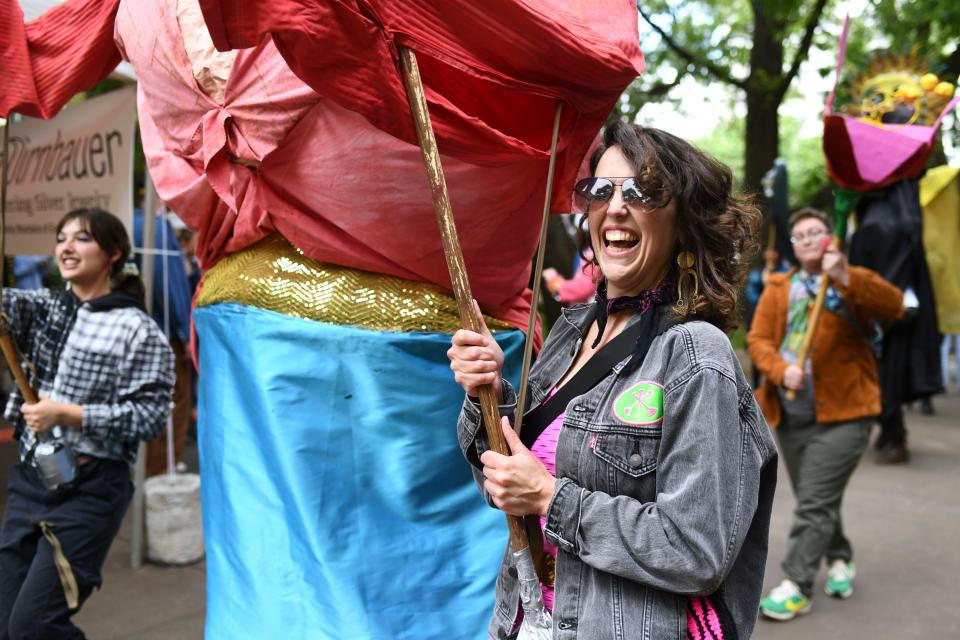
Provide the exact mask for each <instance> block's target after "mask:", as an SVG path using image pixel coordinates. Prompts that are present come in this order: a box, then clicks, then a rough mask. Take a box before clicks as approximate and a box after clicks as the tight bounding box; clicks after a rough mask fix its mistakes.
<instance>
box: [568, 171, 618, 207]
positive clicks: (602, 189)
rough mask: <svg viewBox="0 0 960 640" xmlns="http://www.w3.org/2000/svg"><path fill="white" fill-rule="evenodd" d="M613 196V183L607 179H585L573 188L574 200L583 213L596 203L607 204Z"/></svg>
mask: <svg viewBox="0 0 960 640" xmlns="http://www.w3.org/2000/svg"><path fill="white" fill-rule="evenodd" d="M612 195H613V183H612V182H610V181H609V180H607V179H606V178H585V179H583V180H580V181H579V182H577V184H576V185H575V186H574V187H573V198H574V201H575V202H576V204H577V206H578V207H580V209H581V210H582V211H584V212H585V211H587V209H589V208H590V205H591V204H592V203H595V202H606V201H607V200H609V199H610V197H611V196H612Z"/></svg>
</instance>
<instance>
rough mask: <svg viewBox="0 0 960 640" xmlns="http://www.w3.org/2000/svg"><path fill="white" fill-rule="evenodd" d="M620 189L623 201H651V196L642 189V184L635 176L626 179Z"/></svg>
mask: <svg viewBox="0 0 960 640" xmlns="http://www.w3.org/2000/svg"><path fill="white" fill-rule="evenodd" d="M620 191H621V193H623V201H624V202H626V203H627V204H646V203H647V202H649V201H650V197H649V196H648V195H647V194H645V193H644V192H643V191H641V190H640V186H639V185H638V184H637V181H636V180H634V179H633V178H627V179H626V180H624V181H623V184H622V185H621V186H620Z"/></svg>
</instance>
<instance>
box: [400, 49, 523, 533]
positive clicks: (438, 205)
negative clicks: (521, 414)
mask: <svg viewBox="0 0 960 640" xmlns="http://www.w3.org/2000/svg"><path fill="white" fill-rule="evenodd" d="M398 49H399V52H400V64H401V67H402V69H403V83H404V85H405V86H406V89H407V100H408V101H409V102H410V111H411V112H412V113H413V121H414V125H415V127H416V130H417V139H418V140H419V141H420V152H421V153H422V154H423V164H424V166H425V167H426V169H427V179H428V180H429V182H430V192H431V195H432V196H433V212H434V214H435V215H436V217H437V225H438V226H439V227H440V239H441V241H442V243H443V254H444V256H445V257H446V259H447V269H448V270H449V271H450V282H451V283H452V284H453V295H454V298H456V301H457V310H458V311H459V312H460V323H461V324H462V325H463V326H464V327H465V328H467V329H469V330H471V331H475V332H478V333H479V332H480V326H479V324H478V322H477V318H476V316H475V315H474V310H473V294H472V293H471V292H470V282H469V281H468V280H467V269H466V266H465V265H464V262H463V252H462V251H461V250H460V241H459V239H458V238H457V227H456V224H454V220H453V209H452V207H451V206H450V197H449V195H448V193H447V183H446V180H445V179H444V176H443V166H442V165H441V164H440V152H439V150H438V149H437V140H436V138H435V137H434V135H433V125H432V124H431V123H430V112H429V110H428V109H427V98H426V96H425V94H424V92H423V84H422V83H421V81H420V69H419V67H418V66H417V58H416V56H415V55H414V53H413V51H411V50H410V49H408V48H407V47H398ZM477 392H478V394H479V396H480V410H481V412H482V413H483V422H484V425H485V426H486V430H487V438H488V439H489V440H490V448H491V449H493V450H494V451H496V452H497V453H500V454H503V455H510V447H509V446H508V445H507V441H506V438H504V435H503V432H502V431H501V430H500V409H499V403H498V402H497V398H496V397H495V396H494V392H493V387H492V386H491V385H484V386H482V387H480V388H479V389H478V390H477ZM507 525H508V527H509V529H510V542H511V544H512V545H513V550H514V551H515V552H516V551H521V550H523V549H526V548H527V547H528V546H529V542H528V540H527V532H526V530H525V528H524V526H523V519H522V518H519V517H517V516H507Z"/></svg>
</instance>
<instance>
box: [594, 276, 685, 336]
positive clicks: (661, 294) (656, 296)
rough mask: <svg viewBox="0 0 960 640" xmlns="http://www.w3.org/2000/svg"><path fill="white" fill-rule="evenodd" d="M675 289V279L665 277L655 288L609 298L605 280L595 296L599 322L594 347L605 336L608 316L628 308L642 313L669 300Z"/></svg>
mask: <svg viewBox="0 0 960 640" xmlns="http://www.w3.org/2000/svg"><path fill="white" fill-rule="evenodd" d="M673 290H674V279H673V278H671V277H666V278H664V279H663V280H662V281H661V282H660V284H658V285H657V286H656V287H654V288H653V289H647V290H646V291H643V292H641V293H640V294H639V295H636V296H619V297H616V298H613V299H612V300H611V299H608V298H607V283H606V281H603V282H601V283H600V286H598V287H597V295H596V296H595V297H594V300H596V303H597V306H596V308H595V309H594V312H593V319H594V320H596V322H597V339H596V340H594V341H593V345H592V348H593V349H596V348H597V345H599V344H600V340H601V338H603V331H604V329H606V327H607V317H608V316H610V314H613V313H619V312H620V311H626V310H627V309H636V310H637V311H638V312H639V313H640V314H641V315H643V314H644V313H646V312H647V310H648V309H651V308H652V307H654V306H656V305H659V304H662V303H664V302H667V301H668V300H669V299H670V296H671V294H672V293H673Z"/></svg>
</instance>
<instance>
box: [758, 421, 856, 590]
mask: <svg viewBox="0 0 960 640" xmlns="http://www.w3.org/2000/svg"><path fill="white" fill-rule="evenodd" d="M871 426H872V420H870V419H864V420H856V421H853V422H836V423H830V424H823V423H818V422H816V421H815V419H814V418H813V417H812V416H810V417H800V416H790V415H784V418H783V420H782V421H781V423H780V425H779V426H778V427H777V428H776V429H775V431H776V434H777V440H778V441H779V442H780V452H781V454H782V456H783V460H784V462H785V463H786V465H787V472H788V473H789V474H790V483H791V484H792V485H793V493H794V496H796V499H797V506H796V509H795V510H794V512H793V524H792V525H791V527H790V537H789V539H788V541H787V555H786V557H785V558H784V560H783V564H782V565H781V568H782V569H783V573H784V574H785V575H786V576H787V577H788V578H790V579H791V580H793V581H794V582H796V583H797V585H799V587H800V590H801V591H803V593H804V594H805V595H807V596H810V595H811V594H812V593H813V582H814V580H815V579H816V577H817V571H818V570H819V569H820V562H821V560H824V559H826V560H827V561H828V562H829V561H832V560H845V561H847V562H850V561H851V560H852V559H853V548H852V547H851V546H850V541H849V540H847V538H846V537H845V536H844V535H843V524H842V522H841V520H840V504H841V502H842V501H843V492H844V490H845V489H846V487H847V482H848V481H849V480H850V476H851V475H852V474H853V470H854V469H855V468H856V466H857V463H858V462H859V461H860V457H861V456H862V455H863V452H864V451H865V450H866V448H867V443H868V442H869V440H870V427H871Z"/></svg>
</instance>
